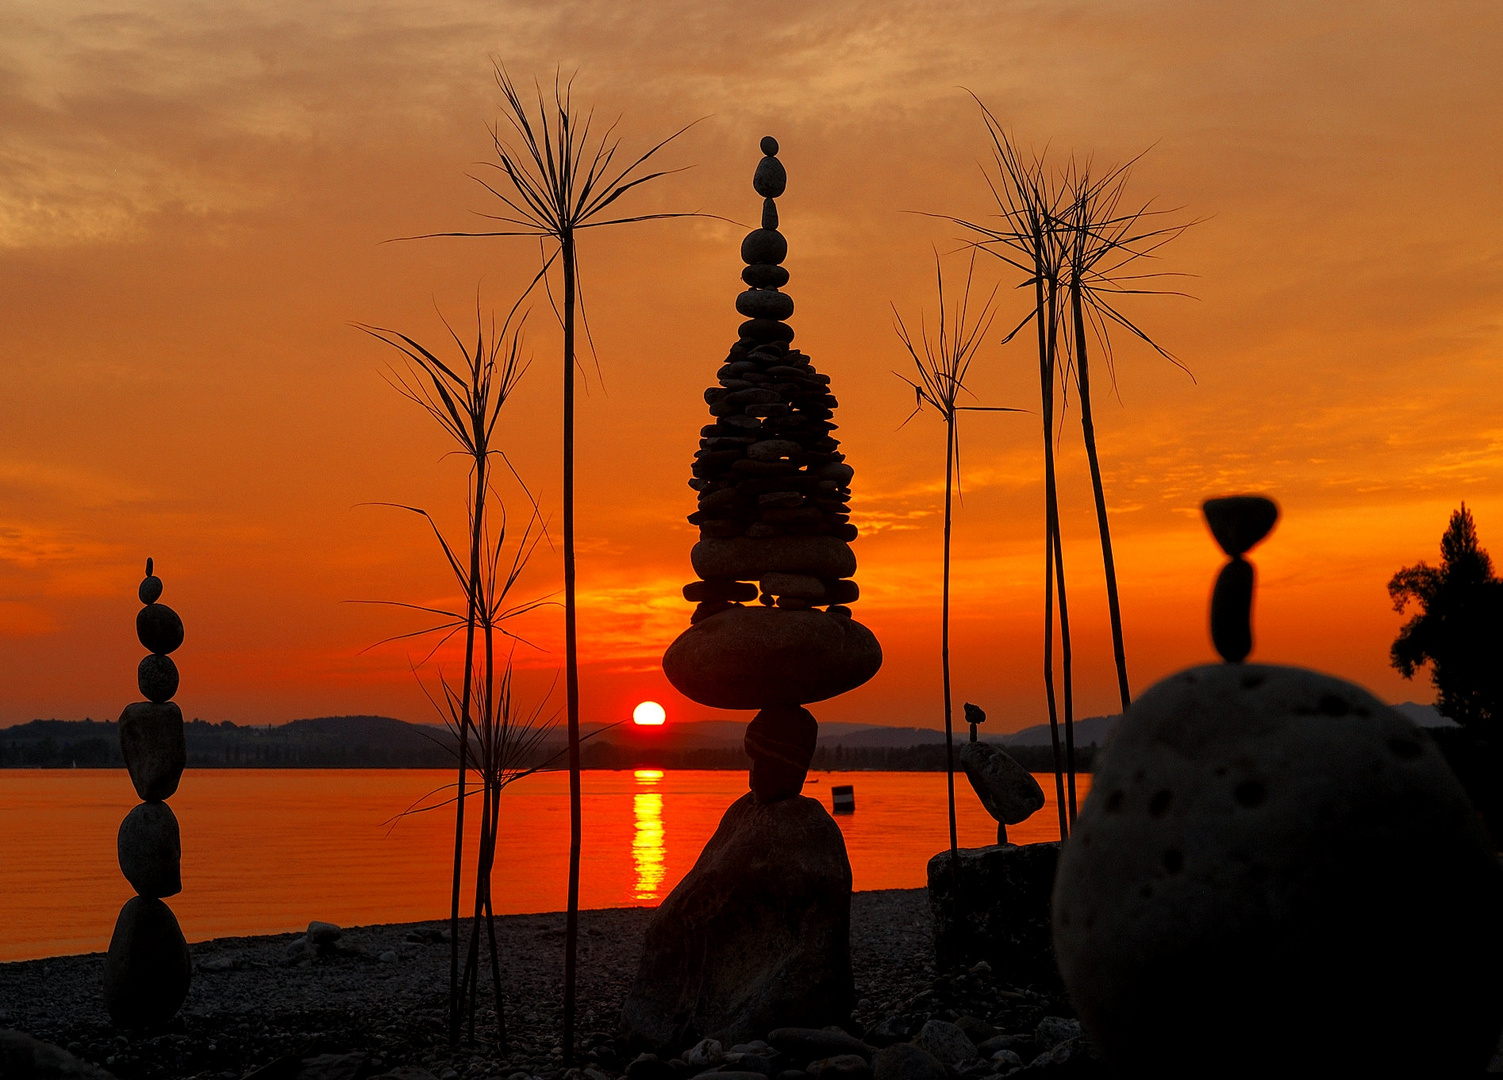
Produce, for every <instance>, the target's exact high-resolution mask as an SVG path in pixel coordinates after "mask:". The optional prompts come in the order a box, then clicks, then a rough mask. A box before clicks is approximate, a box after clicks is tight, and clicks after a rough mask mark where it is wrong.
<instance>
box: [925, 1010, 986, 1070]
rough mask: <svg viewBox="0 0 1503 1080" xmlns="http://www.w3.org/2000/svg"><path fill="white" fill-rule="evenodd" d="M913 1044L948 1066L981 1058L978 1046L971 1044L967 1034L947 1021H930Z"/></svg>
mask: <svg viewBox="0 0 1503 1080" xmlns="http://www.w3.org/2000/svg"><path fill="white" fill-rule="evenodd" d="M913 1044H914V1045H915V1046H917V1047H918V1048H919V1049H920V1050H926V1051H928V1052H929V1053H930V1054H932V1055H933V1056H934V1058H935V1059H936V1060H938V1061H941V1062H943V1063H944V1064H946V1065H953V1066H960V1065H964V1064H965V1063H966V1062H968V1061H974V1060H976V1058H977V1057H978V1056H979V1055H978V1054H977V1053H976V1044H975V1043H973V1042H971V1040H970V1039H969V1038H968V1037H967V1036H966V1033H965V1032H963V1031H961V1030H960V1028H958V1027H956V1026H955V1025H954V1024H951V1023H949V1022H948V1021H945V1020H930V1021H929V1022H928V1023H927V1024H925V1025H924V1026H923V1027H922V1028H921V1029H920V1030H919V1033H918V1037H917V1038H915V1039H914V1040H913Z"/></svg>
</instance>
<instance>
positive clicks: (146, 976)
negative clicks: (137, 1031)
mask: <svg viewBox="0 0 1503 1080" xmlns="http://www.w3.org/2000/svg"><path fill="white" fill-rule="evenodd" d="M192 977H193V961H192V958H191V957H190V956H189V954H188V942H187V941H186V940H185V939H184V938H183V931H182V928H181V927H180V926H178V924H177V916H175V915H173V914H172V909H171V908H169V907H168V906H167V905H166V904H164V903H162V901H160V900H157V899H154V898H152V897H146V896H133V897H131V898H130V899H129V900H127V901H126V902H125V906H124V907H123V908H121V909H120V917H119V918H118V919H116V920H115V932H114V934H113V935H112V936H111V938H110V949H109V952H108V954H106V956H105V958H104V1002H105V1006H106V1007H107V1008H108V1009H109V1013H110V1019H111V1020H113V1021H114V1022H115V1024H116V1025H117V1026H119V1027H124V1028H150V1027H156V1026H158V1025H160V1024H165V1023H166V1022H167V1021H168V1020H171V1019H172V1017H173V1015H174V1014H175V1013H176V1012H177V1010H178V1009H179V1008H181V1007H182V1004H183V1001H184V999H186V998H187V996H188V983H189V982H190V980H191V979H192Z"/></svg>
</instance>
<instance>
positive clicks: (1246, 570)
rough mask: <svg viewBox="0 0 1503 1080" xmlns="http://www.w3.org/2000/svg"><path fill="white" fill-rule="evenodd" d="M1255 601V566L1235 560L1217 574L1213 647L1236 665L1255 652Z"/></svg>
mask: <svg viewBox="0 0 1503 1080" xmlns="http://www.w3.org/2000/svg"><path fill="white" fill-rule="evenodd" d="M1252 599H1253V567H1252V563H1250V562H1248V561H1247V560H1246V559H1243V558H1241V557H1238V558H1235V559H1233V560H1232V561H1231V562H1229V563H1227V564H1226V565H1225V566H1223V567H1222V568H1221V573H1220V574H1218V575H1216V588H1215V589H1213V590H1212V592H1211V644H1213V645H1215V646H1216V651H1217V652H1218V653H1220V654H1221V658H1222V659H1223V660H1227V661H1230V662H1231V663H1233V664H1235V663H1238V662H1239V661H1241V660H1245V659H1246V658H1247V654H1248V653H1250V652H1252Z"/></svg>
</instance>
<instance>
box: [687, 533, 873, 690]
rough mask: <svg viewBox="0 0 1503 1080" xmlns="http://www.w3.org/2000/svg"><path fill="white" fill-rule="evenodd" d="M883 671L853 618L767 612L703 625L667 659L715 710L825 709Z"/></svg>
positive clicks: (736, 613) (724, 616)
mask: <svg viewBox="0 0 1503 1080" xmlns="http://www.w3.org/2000/svg"><path fill="white" fill-rule="evenodd" d="M815 539H820V538H815ZM881 666H882V646H880V645H878V644H877V639H876V638H875V637H874V636H873V635H872V632H871V631H870V630H868V629H867V628H866V627H864V626H862V625H861V624H860V623H858V622H856V621H855V620H854V619H851V618H850V617H849V616H846V615H838V614H830V613H829V612H824V611H789V610H785V609H783V608H767V607H733V608H731V609H730V610H729V611H722V612H720V613H719V614H718V615H711V616H710V617H709V618H707V619H702V620H700V621H699V622H697V623H695V624H694V625H692V626H690V627H689V629H687V630H685V631H684V632H683V633H682V634H680V635H679V636H678V637H677V639H675V640H674V642H673V644H672V645H670V646H668V651H667V652H666V653H664V654H663V671H664V673H665V674H666V675H667V676H668V681H669V682H671V683H672V684H673V685H674V687H675V688H676V689H677V690H678V691H679V693H681V694H683V695H684V696H685V697H687V698H689V699H691V700H693V701H697V702H699V703H700V704H701V705H708V706H710V707H711V708H715V709H760V708H762V707H763V706H766V705H806V704H808V703H809V702H812V701H823V700H825V699H826V698H832V697H835V696H836V695H837V694H843V693H845V692H846V691H847V690H854V689H855V688H856V687H858V686H860V685H861V684H862V683H864V682H866V681H867V680H868V679H870V678H871V677H872V676H873V675H875V674H876V673H877V669H878V668H880V667H881Z"/></svg>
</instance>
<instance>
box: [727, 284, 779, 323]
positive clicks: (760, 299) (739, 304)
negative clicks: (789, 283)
mask: <svg viewBox="0 0 1503 1080" xmlns="http://www.w3.org/2000/svg"><path fill="white" fill-rule="evenodd" d="M736 310H737V311H738V312H739V313H740V314H742V315H745V316H746V317H747V318H748V319H787V318H791V317H792V315H793V297H791V296H789V295H788V294H787V293H783V292H778V291H777V290H776V289H747V290H746V291H745V292H744V293H740V294H739V295H737V297H736Z"/></svg>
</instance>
